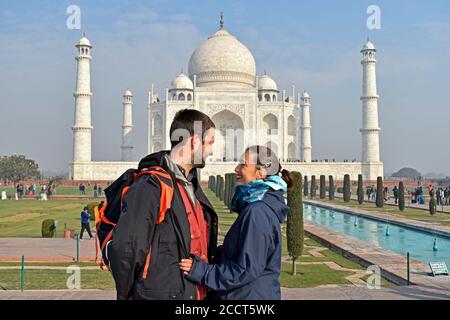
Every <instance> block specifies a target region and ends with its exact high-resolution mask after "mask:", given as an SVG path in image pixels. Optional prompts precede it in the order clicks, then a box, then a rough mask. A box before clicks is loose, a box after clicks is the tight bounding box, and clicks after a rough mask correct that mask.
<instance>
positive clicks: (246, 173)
mask: <svg viewBox="0 0 450 320" xmlns="http://www.w3.org/2000/svg"><path fill="white" fill-rule="evenodd" d="M234 172H235V173H236V180H237V182H239V183H241V184H247V183H249V182H251V181H253V180H260V179H264V178H265V174H264V170H259V169H258V168H257V167H256V156H255V155H253V154H251V153H250V152H248V151H247V152H245V153H244V154H243V155H242V157H241V160H240V161H239V164H238V165H237V166H236V168H235V169H234Z"/></svg>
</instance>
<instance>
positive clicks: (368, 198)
mask: <svg viewBox="0 0 450 320" xmlns="http://www.w3.org/2000/svg"><path fill="white" fill-rule="evenodd" d="M370 193H371V188H370V187H367V190H366V195H367V201H370Z"/></svg>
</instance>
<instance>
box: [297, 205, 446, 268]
mask: <svg viewBox="0 0 450 320" xmlns="http://www.w3.org/2000/svg"><path fill="white" fill-rule="evenodd" d="M304 217H305V219H307V220H309V221H312V222H314V223H317V224H320V225H322V226H324V227H327V228H329V229H332V230H334V231H337V232H340V233H344V234H346V235H349V236H353V237H355V238H358V239H360V240H363V241H366V242H368V243H371V244H373V245H375V246H378V247H382V248H384V249H387V250H390V251H393V252H396V253H398V254H401V255H403V256H406V253H407V252H409V253H410V255H411V258H413V259H416V260H419V261H421V262H423V263H425V264H428V263H429V262H445V263H446V264H447V266H450V238H448V237H443V236H439V235H436V234H434V233H428V232H423V231H419V230H414V229H410V228H405V227H400V226H396V225H393V224H390V223H389V220H385V221H376V220H372V219H368V218H362V217H358V216H355V215H352V214H348V213H345V212H342V211H339V210H331V209H325V208H322V207H318V206H314V205H309V204H304Z"/></svg>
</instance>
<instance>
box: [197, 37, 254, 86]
mask: <svg viewBox="0 0 450 320" xmlns="http://www.w3.org/2000/svg"><path fill="white" fill-rule="evenodd" d="M194 75H196V76H197V86H199V87H206V86H222V87H244V88H249V87H254V85H255V76H256V64H255V59H254V58H253V55H252V53H251V52H250V50H249V49H248V48H247V47H246V46H244V45H243V44H242V43H241V42H239V40H237V39H236V38H235V37H233V36H232V35H231V34H230V33H228V31H226V30H225V29H223V28H221V29H219V31H217V32H216V33H214V34H213V35H212V36H211V37H209V38H208V39H207V40H206V41H205V42H203V43H202V45H201V46H200V47H198V48H197V49H196V50H195V51H194V53H193V54H192V56H191V59H190V60H189V77H190V78H191V79H194Z"/></svg>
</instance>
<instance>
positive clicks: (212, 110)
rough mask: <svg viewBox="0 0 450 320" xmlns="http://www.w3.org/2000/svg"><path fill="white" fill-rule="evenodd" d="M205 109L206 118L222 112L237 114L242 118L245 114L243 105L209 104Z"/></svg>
mask: <svg viewBox="0 0 450 320" xmlns="http://www.w3.org/2000/svg"><path fill="white" fill-rule="evenodd" d="M206 109H207V114H208V116H213V115H215V114H216V113H219V112H221V111H224V110H228V111H231V112H233V113H235V114H238V115H240V116H241V117H242V118H243V117H244V114H245V104H209V105H208V106H207V108H206Z"/></svg>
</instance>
